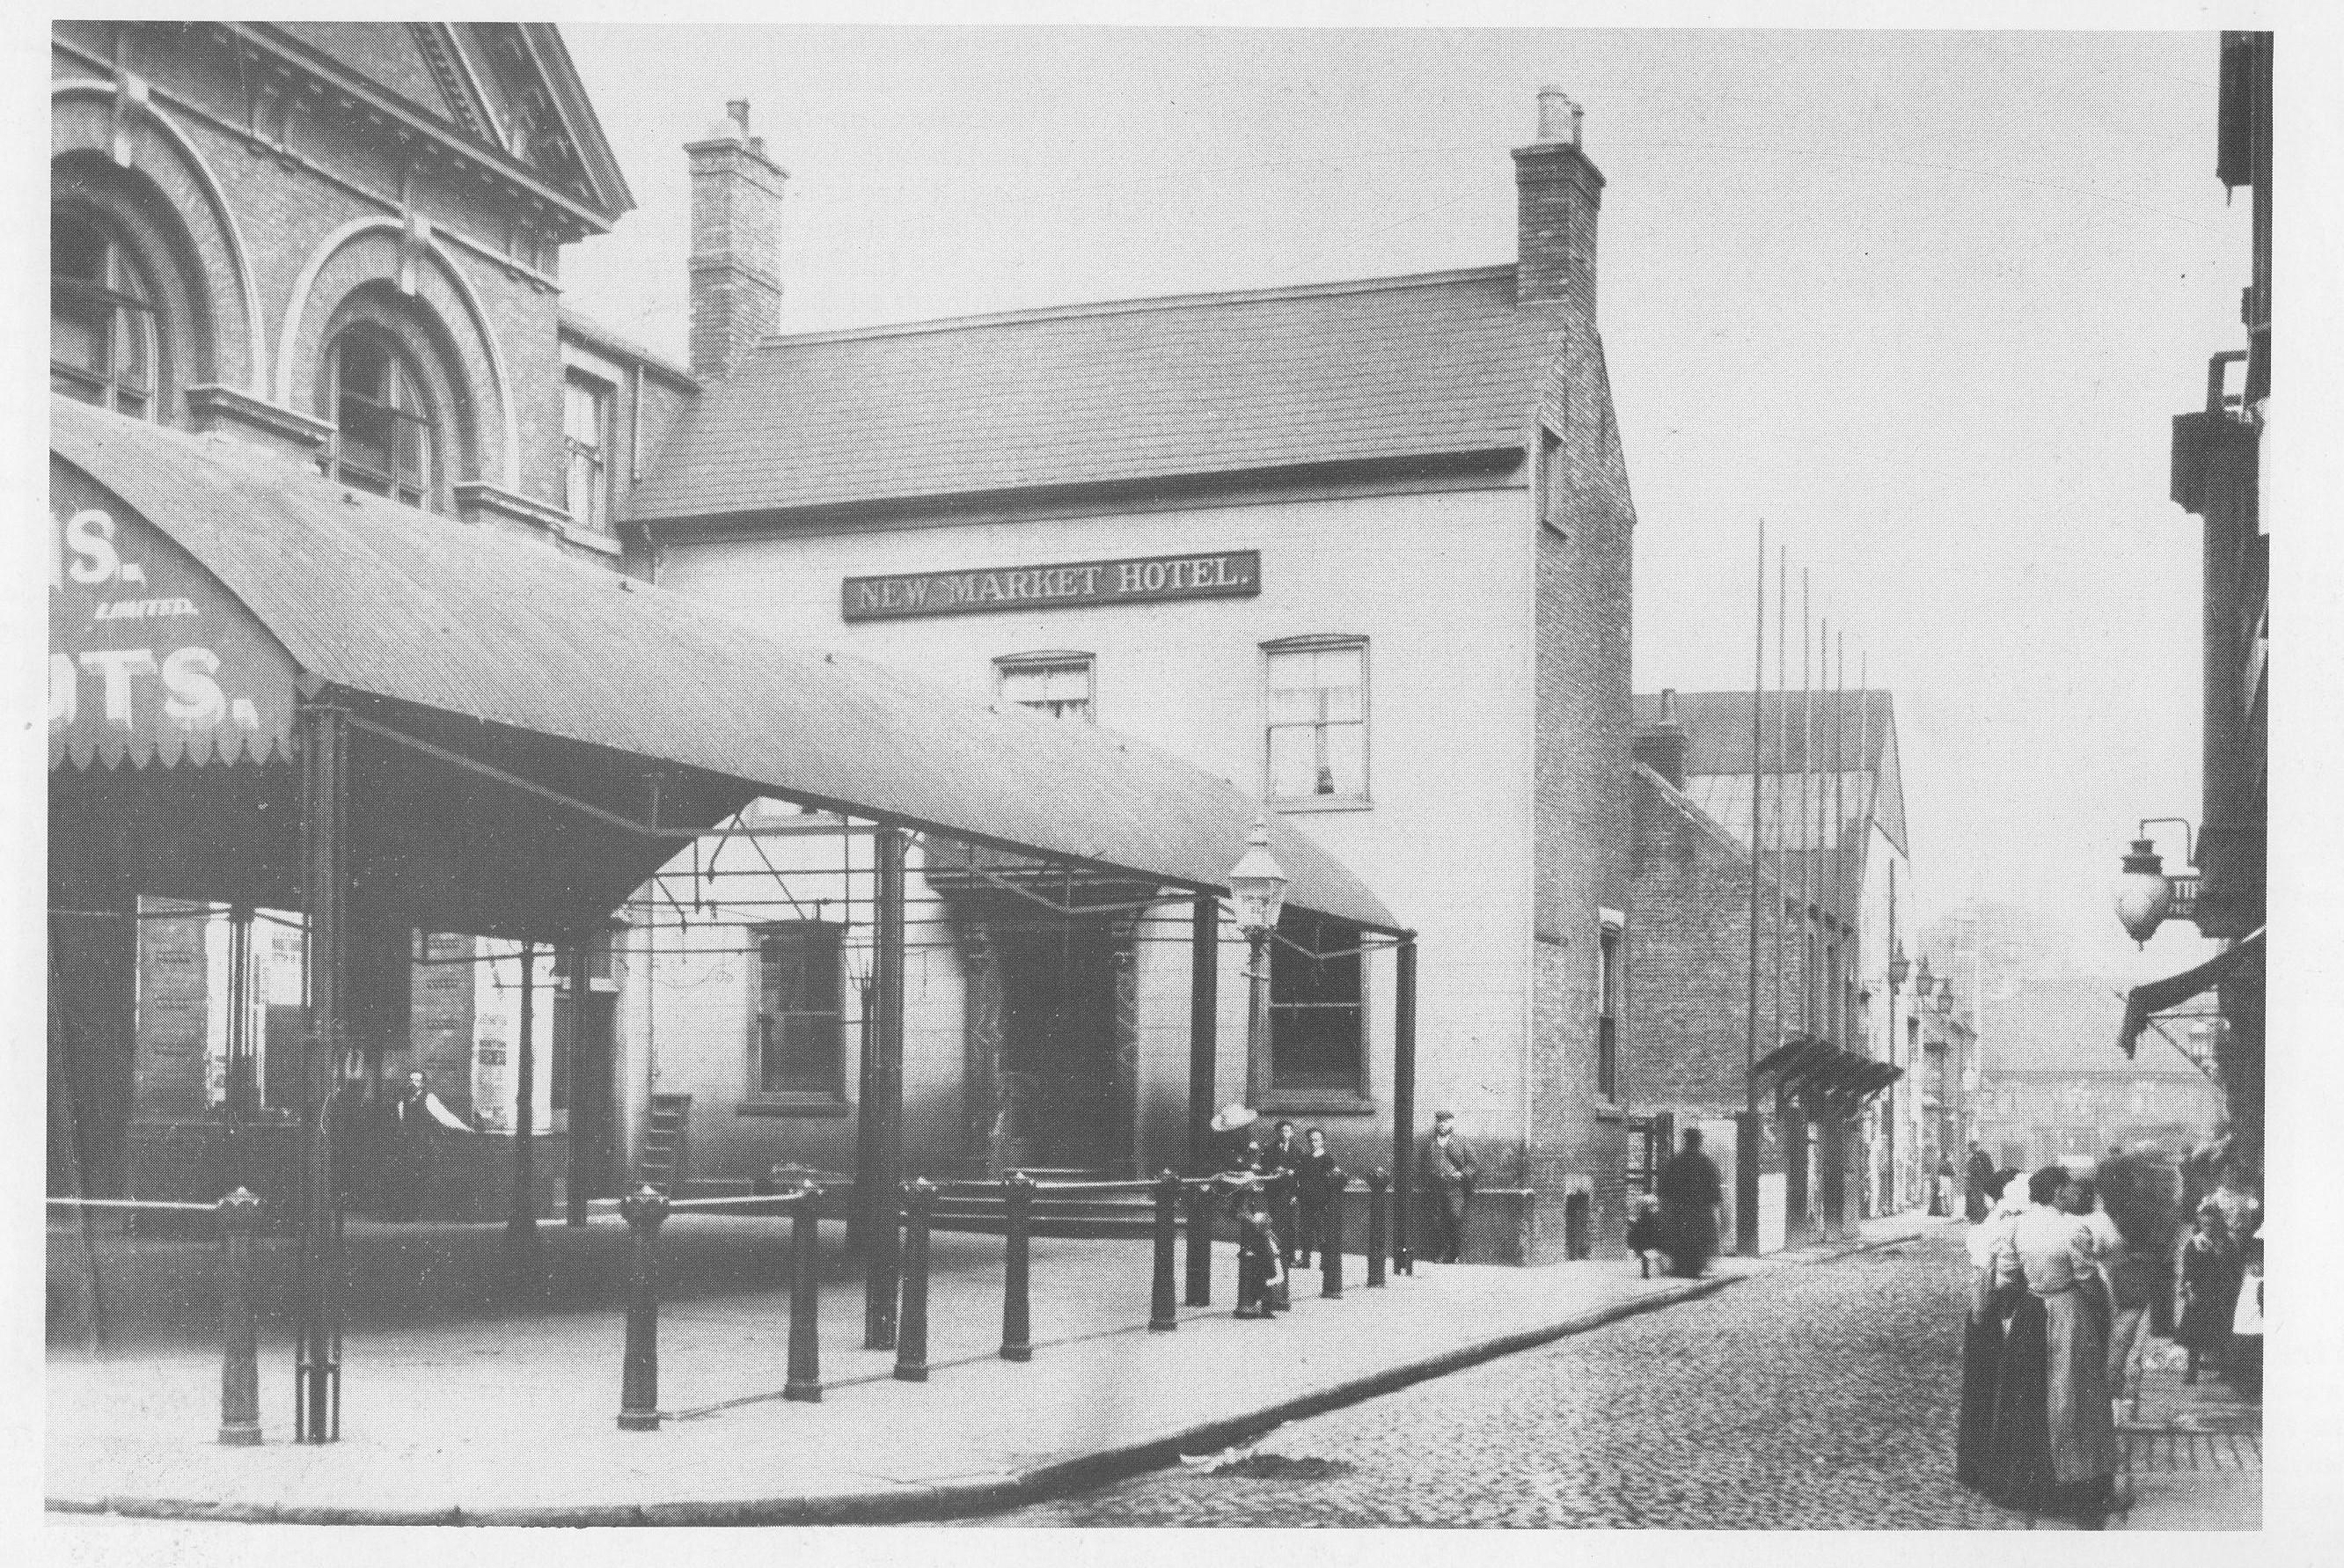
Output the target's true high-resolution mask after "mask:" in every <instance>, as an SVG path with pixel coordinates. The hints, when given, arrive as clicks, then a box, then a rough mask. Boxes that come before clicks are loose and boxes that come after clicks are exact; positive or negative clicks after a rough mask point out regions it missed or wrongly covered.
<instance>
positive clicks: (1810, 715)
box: [1799, 566, 1815, 1035]
mask: <svg viewBox="0 0 2344 1568" xmlns="http://www.w3.org/2000/svg"><path fill="white" fill-rule="evenodd" d="M1809 581H1810V579H1809V573H1808V572H1807V569H1806V568H1805V567H1803V566H1802V567H1801V568H1799V1033H1801V1034H1802V1035H1812V1034H1814V1032H1815V966H1814V950H1813V949H1814V938H1813V937H1812V936H1810V935H1809V933H1810V931H1811V930H1812V929H1813V927H1812V926H1811V924H1810V923H1811V921H1812V920H1813V918H1814V903H1815V856H1814V845H1813V844H1812V843H1811V842H1810V841H1811V839H1812V838H1813V837H1814V803H1813V802H1812V801H1810V800H1809V799H1808V798H1807V788H1808V781H1809V777H1810V775H1811V774H1813V773H1814V762H1815V681H1814V658H1813V652H1814V640H1815V622H1814V613H1813V612H1812V611H1811V610H1810V608H1809V601H1808V597H1807V591H1808V587H1809Z"/></svg>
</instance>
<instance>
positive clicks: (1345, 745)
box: [1315, 724, 1368, 795]
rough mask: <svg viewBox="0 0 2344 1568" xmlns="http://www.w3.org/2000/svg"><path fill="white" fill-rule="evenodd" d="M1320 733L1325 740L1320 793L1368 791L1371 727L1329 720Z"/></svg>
mask: <svg viewBox="0 0 2344 1568" xmlns="http://www.w3.org/2000/svg"><path fill="white" fill-rule="evenodd" d="M1319 733H1320V734H1321V735H1322V736H1323V737H1324V738H1325V741H1326V752H1327V754H1326V757H1325V759H1324V760H1323V762H1322V763H1321V764H1320V767H1319V770H1318V781H1317V784H1316V786H1315V787H1316V789H1317V793H1318V794H1333V795H1363V794H1367V793H1368V754H1367V748H1368V729H1367V726H1366V725H1365V724H1329V725H1328V726H1327V727H1326V728H1325V729H1323V730H1321V731H1320V732H1319Z"/></svg>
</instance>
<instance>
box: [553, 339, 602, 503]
mask: <svg viewBox="0 0 2344 1568" xmlns="http://www.w3.org/2000/svg"><path fill="white" fill-rule="evenodd" d="M561 444H562V447H563V449H564V450H565V451H566V452H567V454H568V457H569V467H568V469H567V470H565V471H564V476H563V482H564V485H565V486H566V489H565V492H564V493H565V499H566V500H567V501H568V502H569V507H570V515H571V517H573V518H575V519H576V520H577V521H580V522H582V523H584V524H585V525H586V526H587V527H589V528H592V529H598V530H600V531H603V532H608V531H610V527H611V460H610V449H611V389H610V388H609V387H607V386H605V385H603V384H602V383H601V381H597V380H592V379H589V378H587V377H584V376H581V375H577V374H574V373H573V374H572V375H571V376H570V377H569V379H567V380H565V381H564V382H563V383H562V401H561Z"/></svg>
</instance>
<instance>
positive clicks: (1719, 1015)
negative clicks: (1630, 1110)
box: [1632, 767, 1803, 1116]
mask: <svg viewBox="0 0 2344 1568" xmlns="http://www.w3.org/2000/svg"><path fill="white" fill-rule="evenodd" d="M1635 784H1636V788H1635V796H1634V801H1635V808H1634V833H1633V838H1632V845H1633V848H1632V865H1633V870H1634V876H1635V897H1636V1055H1635V1062H1634V1067H1633V1069H1632V1072H1633V1079H1632V1084H1633V1092H1634V1095H1635V1098H1636V1103H1637V1105H1638V1107H1639V1108H1642V1109H1659V1110H1675V1111H1677V1112H1678V1113H1679V1114H1680V1115H1681V1116H1682V1115H1683V1114H1685V1113H1688V1112H1696V1111H1697V1112H1699V1113H1701V1114H1702V1115H1723V1114H1726V1113H1730V1112H1732V1111H1735V1110H1738V1109H1740V1108H1742V1105H1743V1058H1744V1053H1745V1051H1746V1049H1747V1044H1748V1041H1747V1035H1746V1029H1747V1008H1748V1006H1749V964H1750V852H1749V850H1748V848H1747V847H1746V846H1745V845H1743V844H1742V843H1741V842H1740V841H1739V840H1737V839H1735V838H1734V837H1733V835H1731V834H1728V833H1727V832H1726V831H1725V830H1724V829H1723V827H1720V826H1719V825H1718V824H1716V823H1714V822H1713V821H1712V820H1711V819H1709V818H1708V817H1707V816H1705V815H1703V814H1702V812H1701V811H1700V809H1699V808H1698V807H1696V806H1694V805H1693V804H1692V802H1691V801H1690V800H1688V799H1687V798H1686V797H1685V796H1684V795H1682V794H1680V793H1679V792H1677V791H1676V790H1673V789H1672V788H1670V787H1669V786H1668V784H1666V783H1665V782H1664V781H1662V779H1661V778H1660V777H1659V775H1658V774H1654V773H1652V770H1650V769H1649V768H1641V767H1640V768H1638V769H1637V770H1636V774H1635ZM1760 896H1761V898H1762V899H1771V898H1772V897H1773V896H1774V879H1773V876H1771V875H1766V876H1764V877H1763V885H1762V891H1761V894H1760ZM1773 929H1774V918H1773V906H1772V905H1769V904H1762V905H1761V921H1760V926H1759V942H1760V946H1759V973H1758V986H1759V991H1758V1005H1759V1037H1758V1050H1759V1054H1760V1055H1762V1056H1763V1055H1764V1054H1765V1053H1766V1052H1767V1051H1768V1050H1771V1049H1772V1048H1773V1044H1774V1041H1775V1038H1776V1036H1775V1033H1774V1020H1773V997H1774V979H1773V976H1774V951H1773ZM1791 936H1792V938H1793V939H1792V940H1791V941H1790V942H1788V943H1786V944H1785V946H1784V947H1783V1017H1784V1027H1785V1028H1786V1029H1788V1030H1789V1031H1791V1032H1793V1033H1795V1032H1796V1030H1797V1027H1798V1022H1797V1007H1798V997H1799V994H1800V991H1799V987H1800V986H1801V984H1802V983H1803V980H1802V972H1801V961H1800V953H1799V944H1798V942H1797V941H1796V936H1797V933H1796V932H1795V931H1793V932H1792V933H1791Z"/></svg>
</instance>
